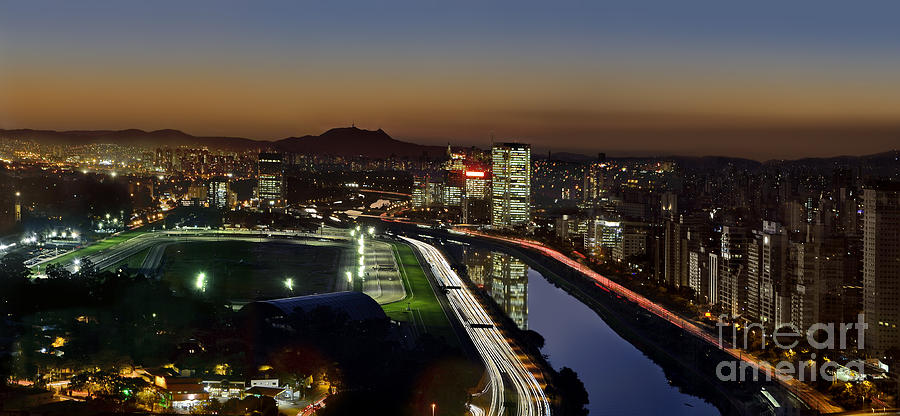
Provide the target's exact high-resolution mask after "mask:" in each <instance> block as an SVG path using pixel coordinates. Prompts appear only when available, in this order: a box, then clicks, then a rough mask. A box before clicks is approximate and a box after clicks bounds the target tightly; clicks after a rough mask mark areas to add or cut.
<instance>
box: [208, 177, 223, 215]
mask: <svg viewBox="0 0 900 416" xmlns="http://www.w3.org/2000/svg"><path fill="white" fill-rule="evenodd" d="M206 202H207V203H208V204H209V207H210V208H218V209H223V208H225V207H227V206H228V179H226V178H224V177H221V176H220V177H215V178H212V179H210V180H209V182H207V184H206Z"/></svg>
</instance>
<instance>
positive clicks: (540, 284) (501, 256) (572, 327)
mask: <svg viewBox="0 0 900 416" xmlns="http://www.w3.org/2000/svg"><path fill="white" fill-rule="evenodd" d="M454 251H455V250H454ZM461 251H462V253H461V255H462V259H461V260H462V263H463V264H464V265H465V266H466V269H467V272H468V275H469V278H470V279H471V280H472V281H473V283H475V284H476V285H477V286H479V287H481V288H482V290H485V291H487V292H488V293H489V294H490V295H491V297H492V298H493V299H494V300H495V301H496V302H497V304H498V305H500V307H501V308H502V309H503V310H504V311H505V312H507V314H508V315H509V317H510V318H511V319H512V320H513V322H515V323H516V325H518V326H519V327H521V328H523V329H531V330H534V331H536V332H538V333H540V334H541V335H542V336H543V337H544V339H545V345H544V348H543V349H542V351H543V353H544V354H547V355H549V357H550V358H549V361H550V363H551V365H553V367H554V368H556V369H557V370H558V369H560V368H562V367H569V368H572V369H573V370H575V371H576V372H577V373H578V377H579V378H580V379H581V380H582V381H583V382H584V385H585V388H586V389H587V391H588V395H589V398H590V404H589V406H588V409H589V410H590V414H591V415H626V414H627V415H661V414H665V415H718V414H719V411H718V410H717V409H716V407H714V406H713V405H712V404H710V403H708V402H706V401H704V400H703V399H700V398H698V397H695V396H692V395H689V394H686V393H682V392H681V391H679V389H678V388H677V387H675V386H673V385H671V384H670V382H669V380H668V379H667V378H666V375H665V374H664V372H663V370H662V368H661V367H660V366H659V365H657V364H656V363H655V362H653V361H652V360H651V359H650V358H649V357H647V356H646V355H644V353H642V352H641V351H640V350H638V349H637V348H636V347H634V346H633V345H631V344H630V343H629V342H628V341H626V340H625V339H623V338H622V337H621V336H619V334H617V333H616V332H615V331H614V330H613V329H611V328H610V327H609V326H608V325H607V324H606V322H604V321H603V319H601V318H600V316H598V315H597V313H595V312H594V311H593V310H591V309H590V308H588V307H587V306H585V305H584V304H583V303H581V302H579V301H578V300H577V299H575V298H573V297H572V296H570V295H569V294H568V293H566V292H565V291H564V290H562V289H560V288H557V287H556V286H554V285H553V284H551V283H550V282H548V281H547V279H545V278H544V276H542V275H541V274H540V273H539V272H537V271H536V270H533V269H531V268H529V267H528V266H527V265H526V264H525V263H524V262H522V261H521V260H519V259H517V258H515V257H513V256H510V255H508V254H505V253H498V252H492V251H487V250H481V249H475V248H471V247H468V248H466V249H464V250H461Z"/></svg>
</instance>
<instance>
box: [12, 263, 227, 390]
mask: <svg viewBox="0 0 900 416" xmlns="http://www.w3.org/2000/svg"><path fill="white" fill-rule="evenodd" d="M46 272H47V278H46V279H29V277H28V270H27V269H26V268H25V267H24V264H23V261H22V258H21V256H18V255H16V254H10V255H8V256H5V257H3V258H0V285H2V287H3V288H4V290H3V291H2V292H0V301H2V312H3V314H4V316H7V317H9V319H8V320H6V321H4V324H5V325H6V326H7V330H8V334H9V337H8V338H3V339H4V340H5V341H6V345H5V348H4V349H5V350H7V351H12V350H13V349H15V350H16V351H18V354H15V355H14V357H15V358H14V359H13V356H12V355H4V357H5V359H4V360H3V369H4V370H5V371H4V374H13V375H15V376H17V377H19V378H24V379H29V380H33V381H36V382H38V383H40V382H42V381H44V380H45V376H47V375H48V374H52V373H53V371H54V370H55V369H63V368H65V369H73V370H77V369H81V368H92V367H99V368H121V366H122V365H133V364H135V363H137V364H141V365H144V366H157V365H162V364H164V363H168V362H171V360H172V359H174V358H177V357H178V353H179V350H178V348H177V346H178V343H179V342H181V341H182V340H185V339H190V338H192V337H194V336H196V335H197V331H204V330H215V329H216V328H218V327H220V326H221V325H222V322H224V320H225V319H226V318H227V314H228V313H229V312H228V310H227V309H226V308H225V307H224V304H222V303H218V302H216V301H215V300H214V299H209V298H199V297H191V296H179V295H177V294H175V292H173V291H172V290H171V288H170V287H169V285H168V284H167V283H166V282H164V281H160V280H156V279H149V278H145V277H144V276H141V275H135V276H132V275H128V274H124V273H113V272H98V271H96V270H95V268H94V267H93V265H91V263H90V261H88V260H83V261H82V263H81V268H80V270H79V271H78V272H76V273H72V272H70V271H68V270H66V269H65V268H63V267H61V266H52V265H51V266H48V268H47V270H46ZM57 337H59V338H61V339H64V340H65V341H64V342H63V343H61V344H60V345H55V346H51V345H48V343H49V342H51V341H52V340H54V339H55V338H57ZM4 379H5V377H4Z"/></svg>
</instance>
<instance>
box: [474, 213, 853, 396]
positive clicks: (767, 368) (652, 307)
mask: <svg viewBox="0 0 900 416" xmlns="http://www.w3.org/2000/svg"><path fill="white" fill-rule="evenodd" d="M463 231H464V232H465V233H467V234H471V235H475V236H478V237H485V238H489V239H494V240H499V241H504V242H507V243H511V244H514V245H517V246H519V247H523V248H527V249H531V250H535V251H538V252H540V253H541V254H543V255H545V256H547V257H550V258H553V259H555V260H557V261H559V262H560V263H563V264H564V265H566V266H568V267H570V268H572V269H575V270H577V271H579V272H580V273H582V274H584V275H585V276H587V277H589V278H591V279H592V280H594V282H595V283H596V284H597V285H598V286H601V287H603V288H605V289H608V290H610V291H612V292H614V293H616V294H618V295H619V296H622V297H624V298H626V299H628V300H629V301H631V302H634V303H636V304H637V305H639V306H640V307H642V308H643V309H645V310H647V311H648V312H650V313H653V314H654V315H656V316H658V317H660V318H662V319H665V320H667V321H669V322H670V323H672V324H673V325H676V326H678V327H680V328H681V329H683V330H685V331H687V332H688V333H690V334H692V335H694V336H695V337H697V338H700V339H702V340H704V341H706V342H708V343H710V344H713V345H715V346H716V347H718V348H721V349H722V350H724V351H726V352H727V353H728V354H729V355H731V356H732V357H733V358H735V359H737V360H739V361H744V362H746V363H748V364H750V365H752V366H753V367H754V368H758V369H759V370H760V371H761V374H767V375H768V376H769V377H771V378H772V379H773V380H777V381H778V382H779V383H780V384H781V385H782V386H784V387H785V388H786V389H787V390H788V391H790V392H791V393H792V394H794V395H795V396H797V397H798V398H799V399H800V400H801V401H803V402H804V403H806V404H807V405H808V406H810V407H811V408H813V409H815V410H817V411H819V412H821V413H836V412H841V411H843V410H844V409H842V408H840V407H838V406H835V405H834V404H833V403H832V402H831V401H830V400H828V398H827V397H825V395H823V394H822V393H820V392H818V391H816V390H815V389H814V388H812V387H810V386H809V385H807V384H805V383H803V382H801V381H799V380H797V379H795V378H793V377H776V376H775V369H774V368H773V367H772V366H771V365H769V364H766V363H765V362H763V361H761V360H758V359H756V358H755V357H753V356H751V355H748V354H747V353H744V352H742V351H741V350H740V349H737V348H733V347H731V346H729V345H727V344H724V345H723V344H720V340H719V338H718V336H714V335H712V334H710V333H708V332H707V331H706V330H704V329H702V328H701V327H700V326H699V325H696V324H694V323H693V322H692V321H689V320H686V319H684V318H682V317H680V316H678V315H677V314H675V313H673V312H670V311H669V310H667V309H665V308H663V307H662V306H660V305H659V304H657V303H654V302H653V301H650V300H649V299H647V298H645V297H643V296H641V295H639V294H637V293H635V292H633V291H631V290H630V289H628V288H625V287H624V286H622V285H620V284H618V283H616V282H613V281H612V280H610V279H607V278H606V277H603V276H602V275H600V274H599V273H597V272H595V271H593V270H591V269H590V268H588V267H587V266H585V265H583V264H581V263H578V262H577V261H575V260H572V259H571V258H569V257H568V256H566V255H564V254H562V253H560V252H558V251H556V250H554V249H552V248H549V247H547V246H545V245H543V244H540V243H537V242H534V241H529V240H523V239H513V238H506V237H498V236H493V235H488V234H483V233H479V232H475V231H472V230H463Z"/></svg>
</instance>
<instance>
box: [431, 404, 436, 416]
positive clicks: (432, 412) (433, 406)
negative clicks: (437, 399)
mask: <svg viewBox="0 0 900 416" xmlns="http://www.w3.org/2000/svg"><path fill="white" fill-rule="evenodd" d="M436 407H437V405H436V404H434V403H432V404H431V416H434V409H435V408H436Z"/></svg>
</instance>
